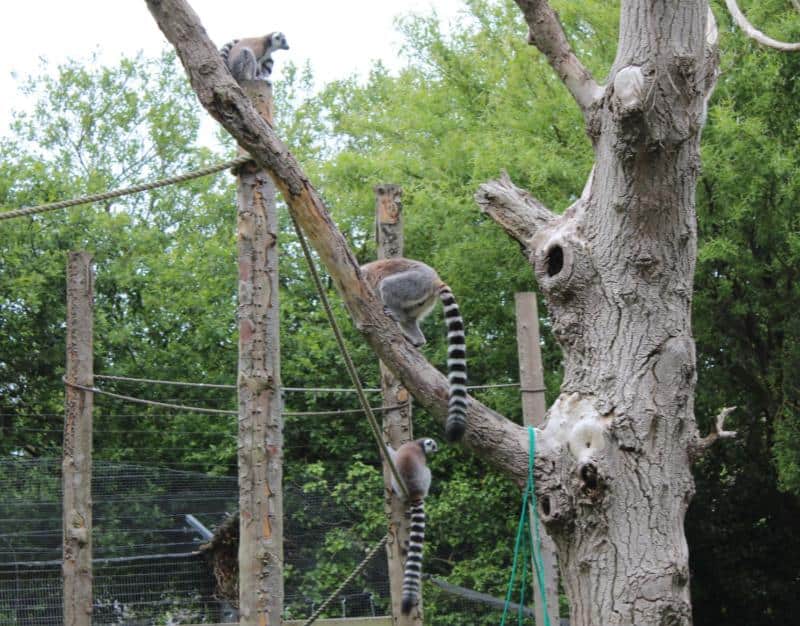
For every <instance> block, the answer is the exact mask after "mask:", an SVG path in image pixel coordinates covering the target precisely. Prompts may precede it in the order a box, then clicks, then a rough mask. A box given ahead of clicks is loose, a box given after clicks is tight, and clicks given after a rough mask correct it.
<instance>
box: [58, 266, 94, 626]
mask: <svg viewBox="0 0 800 626" xmlns="http://www.w3.org/2000/svg"><path fill="white" fill-rule="evenodd" d="M93 291H94V276H93V275H92V256H91V255H90V254H89V253H88V252H70V253H69V259H68V260H67V367H66V376H65V380H66V383H67V384H66V415H65V418H64V449H63V459H62V466H61V479H62V484H63V492H64V501H63V512H62V514H63V525H62V527H63V541H64V547H63V557H64V562H63V565H62V568H63V569H62V572H63V575H64V624H65V625H66V626H91V623H92V407H93V404H94V394H93V393H92V392H91V391H84V390H83V389H78V388H76V387H73V386H72V385H81V386H83V387H93V386H94V369H93V363H92V308H93Z"/></svg>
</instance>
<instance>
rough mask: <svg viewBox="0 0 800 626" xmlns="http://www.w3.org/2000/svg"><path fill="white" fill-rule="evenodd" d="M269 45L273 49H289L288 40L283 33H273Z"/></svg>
mask: <svg viewBox="0 0 800 626" xmlns="http://www.w3.org/2000/svg"><path fill="white" fill-rule="evenodd" d="M269 47H270V48H272V49H273V50H288V49H289V44H288V43H287V42H286V36H285V35H284V34H283V33H273V34H272V37H271V40H270V44H269Z"/></svg>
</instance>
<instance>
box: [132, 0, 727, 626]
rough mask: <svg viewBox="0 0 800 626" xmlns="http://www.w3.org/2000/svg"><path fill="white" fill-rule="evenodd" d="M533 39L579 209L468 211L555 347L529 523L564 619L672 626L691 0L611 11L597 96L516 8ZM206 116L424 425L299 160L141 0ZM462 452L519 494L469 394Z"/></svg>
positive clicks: (688, 448)
mask: <svg viewBox="0 0 800 626" xmlns="http://www.w3.org/2000/svg"><path fill="white" fill-rule="evenodd" d="M517 3H518V4H519V6H520V8H521V10H522V12H523V15H524V16H525V17H526V19H527V20H528V25H529V27H530V38H531V42H532V43H534V44H535V45H536V46H537V47H539V48H540V49H541V50H542V51H543V52H544V53H545V55H546V56H547V58H548V60H549V62H550V63H551V65H552V66H553V67H554V68H555V69H556V71H557V72H558V73H559V76H561V77H562V79H563V80H564V82H565V84H566V86H567V88H568V89H569V91H570V93H571V94H572V95H573V97H574V98H575V100H576V103H577V104H578V106H580V108H581V110H582V112H583V114H584V119H585V121H586V128H587V133H588V134H589V136H590V138H591V139H592V142H593V146H594V150H595V153H596V158H597V160H596V164H595V167H594V169H593V172H592V174H591V175H590V177H589V181H588V182H587V184H586V187H585V189H584V192H583V194H582V195H581V198H580V199H579V200H578V201H577V202H576V203H575V204H574V205H572V206H571V207H569V208H568V209H567V210H566V212H565V213H564V214H563V215H556V214H555V213H552V212H551V211H548V210H547V209H546V208H545V207H543V206H542V205H541V204H540V203H537V202H535V201H534V200H533V199H532V198H531V197H530V196H529V195H528V194H525V193H524V192H522V191H521V190H518V189H516V188H515V187H514V186H513V184H511V182H510V181H509V180H508V179H507V178H506V179H501V180H499V181H495V182H493V183H490V184H487V185H485V186H483V187H482V188H481V190H480V191H479V193H478V195H477V200H478V202H479V204H481V206H482V207H483V209H484V210H485V211H487V212H488V213H489V215H490V216H492V218H493V219H495V220H496V221H497V222H498V223H499V224H500V225H501V226H502V227H503V228H505V229H506V231H507V232H508V233H509V234H510V235H512V236H513V237H515V238H516V239H517V240H518V241H519V242H520V244H521V246H522V247H523V250H524V251H525V252H526V255H527V256H528V257H529V259H530V261H531V263H532V264H533V266H534V270H535V274H536V277H537V280H538V282H539V284H540V287H541V289H542V292H543V294H544V295H545V297H546V300H547V304H548V309H549V312H550V314H551V316H552V318H553V329H554V332H555V335H556V337H557V339H558V341H559V342H560V343H561V345H562V347H563V350H564V358H565V363H564V371H565V376H564V383H563V387H562V390H561V391H562V393H561V395H560V397H559V398H558V400H557V401H556V402H555V404H554V405H553V406H552V407H551V408H550V411H549V413H548V419H547V422H546V424H545V426H544V427H543V429H542V431H541V432H540V433H539V436H538V437H537V440H538V442H539V447H538V451H539V455H538V457H537V459H536V479H537V491H538V495H539V503H540V515H541V517H542V519H543V520H544V521H545V523H546V525H547V528H548V531H549V532H550V534H551V536H553V538H554V539H555V541H556V544H557V546H558V552H559V561H560V564H561V568H562V577H563V580H564V584H565V588H566V590H567V593H568V595H569V599H570V603H571V623H572V624H573V625H574V626H589V625H592V626H598V625H602V626H618V625H619V626H622V625H634V624H635V625H637V626H667V625H670V626H672V625H681V626H683V625H689V624H690V623H691V619H692V618H691V607H690V604H689V585H688V583H689V570H688V554H687V547H686V541H685V538H684V532H683V519H684V514H685V512H686V508H687V506H688V503H689V500H690V498H691V495H692V492H693V488H694V486H693V481H692V476H691V473H690V454H691V453H692V451H695V450H697V449H698V442H699V441H700V440H699V438H698V435H697V429H696V423H695V419H694V413H693V393H694V385H695V355H694V342H693V340H692V336H691V320H690V304H691V293H692V275H693V272H694V265H695V256H696V224H695V210H694V192H695V183H696V180H697V175H698V170H699V152H698V145H699V138H700V131H701V128H702V125H703V123H704V120H705V107H706V103H707V101H708V98H709V96H710V94H711V91H712V89H713V85H714V81H715V79H716V75H717V55H716V50H715V43H716V28H715V27H714V26H713V17H711V14H710V11H709V9H708V4H707V1H706V0H656V1H652V2H645V1H643V0H623V1H622V6H621V16H620V40H619V47H618V52H617V57H616V60H615V62H614V65H613V67H612V69H611V72H610V75H609V79H608V81H607V83H606V85H604V86H598V85H596V84H595V83H594V80H593V79H592V78H591V76H590V75H589V73H588V72H587V71H586V69H585V68H583V67H582V66H581V65H580V63H579V61H578V60H577V58H575V55H574V53H573V52H572V51H571V50H570V48H569V44H568V40H567V38H566V37H565V36H564V33H563V32H562V31H561V27H560V25H559V23H558V20H557V17H556V16H555V14H554V12H553V11H552V10H551V9H550V7H549V6H548V5H547V3H546V2H544V1H542V0H517ZM148 5H149V6H150V9H151V11H152V12H153V14H154V16H155V17H156V20H157V21H158V23H159V25H160V27H161V29H162V30H163V31H164V33H165V35H166V36H167V38H168V39H169V40H170V41H171V42H172V43H173V44H174V45H175V47H176V48H177V50H178V54H179V56H180V58H181V60H182V61H183V63H184V66H185V67H186V70H187V73H188V74H189V77H190V80H191V81H192V84H193V86H194V88H195V90H196V92H197V94H198V96H199V98H200V101H201V102H202V103H203V105H204V106H205V107H206V108H207V109H208V110H209V112H210V113H211V114H212V115H213V116H214V117H215V118H216V119H217V120H218V121H220V123H222V124H223V125H224V126H225V128H226V129H227V130H228V131H229V132H230V133H231V134H232V135H233V136H234V137H235V138H236V140H237V141H238V142H239V144H240V145H241V146H243V147H244V148H245V149H247V150H248V152H250V154H251V155H252V156H253V157H254V159H255V160H256V161H258V163H259V164H260V165H262V166H264V167H265V168H266V169H267V170H268V171H269V172H270V174H271V175H272V176H273V177H274V179H275V180H276V183H277V185H278V188H279V189H280V190H281V191H282V193H283V194H284V197H285V198H286V200H287V203H288V204H289V208H290V210H291V211H292V213H293V215H294V216H295V217H296V219H297V221H298V222H299V223H300V225H301V226H302V228H303V229H304V230H305V231H306V233H307V234H308V236H309V239H310V241H311V243H312V245H313V246H314V248H315V249H316V250H317V252H318V253H319V255H320V258H321V259H322V261H323V263H325V265H326V267H327V269H328V271H329V272H330V274H331V276H332V278H333V280H334V284H335V285H336V287H337V289H338V290H339V292H340V294H341V295H342V298H343V300H344V302H345V304H346V306H347V308H348V310H349V312H350V314H351V315H352V317H353V320H354V321H355V323H356V325H357V327H358V328H359V329H360V330H361V332H362V334H363V335H364V337H365V339H366V340H367V341H368V342H369V343H370V345H371V346H372V348H373V349H374V350H375V351H376V353H377V354H378V356H379V357H380V358H381V360H382V361H384V362H385V363H386V364H387V366H388V367H389V368H390V369H392V371H394V372H395V373H396V374H397V375H398V376H399V378H400V379H401V381H402V382H403V384H404V385H405V386H406V387H407V388H408V389H409V390H410V391H411V393H412V394H413V395H414V396H415V398H416V399H417V400H418V401H419V402H420V404H422V405H423V406H425V407H426V408H427V409H429V410H430V411H431V412H432V413H433V414H434V415H437V416H439V417H440V418H443V417H444V415H445V413H446V397H447V385H446V380H445V378H444V377H443V376H442V375H441V374H439V373H438V372H436V371H435V370H434V369H433V368H432V367H431V366H430V365H429V364H428V363H427V362H426V361H425V360H424V359H423V358H422V356H421V355H420V353H419V352H418V351H416V350H415V349H413V348H412V347H411V346H410V345H409V344H408V342H406V341H405V340H404V339H403V337H402V335H401V334H400V333H399V332H398V329H397V327H396V325H395V324H393V323H392V322H391V321H390V320H389V319H388V318H387V317H386V316H385V315H383V313H382V308H381V306H380V303H379V302H378V300H377V298H376V297H375V294H373V293H372V292H371V291H370V290H369V288H368V287H367V286H366V285H365V284H364V283H363V281H362V280H361V277H360V275H359V271H358V267H357V265H356V263H355V259H354V257H353V255H352V254H351V253H350V251H349V250H348V248H347V245H346V242H345V240H344V238H343V237H342V235H341V233H339V232H338V230H337V229H336V228H335V226H334V224H333V223H332V221H331V219H330V217H329V215H328V213H327V211H326V210H325V207H324V206H323V204H322V202H321V200H320V199H319V197H318V195H317V194H316V192H315V191H314V189H313V187H312V186H311V185H310V183H309V182H308V180H307V178H306V177H305V175H304V174H303V172H302V170H301V168H300V166H299V165H298V164H297V162H296V161H295V160H294V158H293V157H292V156H291V155H290V154H289V153H288V151H287V150H286V148H285V146H284V145H283V144H282V143H281V142H280V141H279V140H278V139H277V138H276V137H275V135H274V133H273V131H272V129H271V128H270V127H269V126H268V125H267V124H265V123H264V122H263V121H262V120H260V118H259V117H258V116H257V115H255V113H254V111H253V109H252V107H251V106H250V105H249V103H248V102H247V100H246V99H245V98H243V96H242V94H241V91H240V90H239V88H238V87H237V86H236V84H235V83H234V82H233V80H232V79H231V77H230V76H229V75H228V73H227V72H226V71H225V69H224V68H223V66H222V63H221V61H220V59H219V55H218V54H217V52H216V50H215V48H214V47H213V45H212V44H211V42H210V41H208V38H207V36H206V34H205V31H204V30H203V29H202V27H201V26H200V24H199V21H198V20H197V17H196V16H195V15H194V13H193V12H191V10H190V9H188V7H187V6H186V3H185V2H184V1H183V0H148ZM468 420H469V422H468V429H467V433H466V437H465V439H464V442H465V445H467V446H469V447H470V448H472V449H473V450H474V451H475V452H476V453H477V454H479V455H481V456H483V457H484V458H486V459H487V460H489V461H490V462H491V463H493V464H494V465H495V466H496V467H498V468H499V469H501V470H502V471H505V472H507V473H508V474H509V475H510V476H512V477H513V478H515V479H516V480H518V481H521V480H522V479H523V477H524V475H525V473H526V468H527V437H526V436H525V433H524V431H523V430H522V429H521V428H520V427H519V426H517V425H515V424H513V423H511V422H509V421H508V420H506V419H504V418H503V417H501V416H499V415H497V414H496V413H494V412H493V411H491V410H490V409H488V408H487V407H485V406H483V405H481V404H480V403H478V402H477V401H475V400H472V402H471V405H470V409H469V413H468Z"/></svg>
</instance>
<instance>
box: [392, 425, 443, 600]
mask: <svg viewBox="0 0 800 626" xmlns="http://www.w3.org/2000/svg"><path fill="white" fill-rule="evenodd" d="M438 449H439V447H438V446H437V445H436V442H435V441H434V440H433V439H428V438H425V439H417V440H416V441H409V442H408V443H404V444H403V445H402V446H400V447H399V448H398V449H397V451H396V452H395V451H394V450H392V449H391V448H389V451H390V452H389V454H390V456H391V457H392V460H393V461H394V464H395V466H396V467H397V473H398V474H400V478H402V479H403V482H404V483H405V485H406V489H407V490H408V515H409V517H410V518H411V520H410V524H411V525H410V528H409V538H408V554H407V555H406V565H405V571H404V573H403V599H402V603H401V606H400V609H401V610H402V612H403V615H408V614H409V613H411V609H413V608H414V607H415V606H416V605H417V604H419V587H420V581H421V579H422V544H423V543H424V541H425V498H426V497H427V495H428V490H429V489H430V487H431V470H430V468H428V464H427V459H428V455H429V454H433V453H434V452H436V451H437V450H438ZM392 489H394V491H395V493H396V494H398V495H401V494H402V491H401V490H400V488H399V486H398V485H397V483H396V482H395V479H394V478H392Z"/></svg>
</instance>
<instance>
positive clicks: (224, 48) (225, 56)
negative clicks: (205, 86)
mask: <svg viewBox="0 0 800 626" xmlns="http://www.w3.org/2000/svg"><path fill="white" fill-rule="evenodd" d="M237 43H239V40H238V39H234V40H233V41H229V42H228V43H226V44H225V45H224V46H222V47H221V48H220V49H219V54H220V56H221V57H222V60H223V61H225V65H226V66H227V65H228V63H229V61H228V55H229V54H230V53H231V50H232V49H233V46H235V45H236V44H237Z"/></svg>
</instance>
